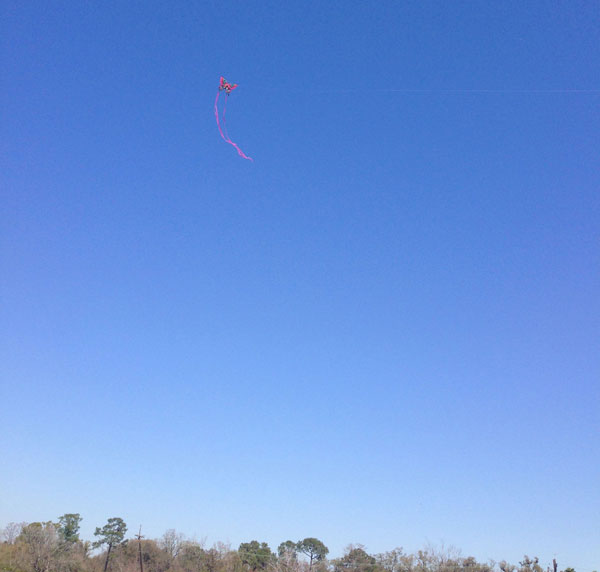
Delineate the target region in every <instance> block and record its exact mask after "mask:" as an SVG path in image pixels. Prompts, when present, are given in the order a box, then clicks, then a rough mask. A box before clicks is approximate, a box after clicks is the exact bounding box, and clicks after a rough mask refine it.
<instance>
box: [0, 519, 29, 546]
mask: <svg viewBox="0 0 600 572" xmlns="http://www.w3.org/2000/svg"><path fill="white" fill-rule="evenodd" d="M24 526H27V523H26V522H9V523H8V524H7V525H6V527H5V528H4V529H3V530H2V533H1V534H0V538H2V541H3V542H6V543H7V544H14V543H15V542H16V540H17V538H18V537H19V534H21V531H22V530H23V527H24Z"/></svg>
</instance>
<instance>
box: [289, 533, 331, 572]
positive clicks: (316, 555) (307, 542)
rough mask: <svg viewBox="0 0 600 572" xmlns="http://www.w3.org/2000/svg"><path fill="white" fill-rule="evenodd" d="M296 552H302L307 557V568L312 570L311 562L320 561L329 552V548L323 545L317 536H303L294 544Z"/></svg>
mask: <svg viewBox="0 0 600 572" xmlns="http://www.w3.org/2000/svg"><path fill="white" fill-rule="evenodd" d="M296 549H297V550H298V552H302V554H305V555H306V556H308V558H309V569H310V570H311V572H312V567H313V562H320V561H322V560H323V559H324V558H325V556H327V554H328V553H329V548H327V546H325V545H324V544H323V543H322V542H321V541H320V540H319V539H318V538H305V539H304V540H299V541H298V542H297V544H296Z"/></svg>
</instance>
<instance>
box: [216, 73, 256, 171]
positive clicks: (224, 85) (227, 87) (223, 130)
mask: <svg viewBox="0 0 600 572" xmlns="http://www.w3.org/2000/svg"><path fill="white" fill-rule="evenodd" d="M236 87H237V83H234V84H231V83H229V82H228V81H226V80H225V78H224V77H223V76H221V81H220V83H219V91H217V97H216V99H215V117H216V118H217V127H218V128H219V133H220V134H221V137H222V138H223V140H224V141H226V142H227V143H229V144H230V145H233V146H234V147H235V149H236V151H237V152H238V155H239V156H240V157H243V158H244V159H248V160H249V161H254V159H252V157H248V155H246V154H245V153H244V152H243V151H242V150H241V149H240V148H239V147H238V146H237V143H234V142H233V141H232V140H231V139H230V138H229V135H228V134H227V124H226V123H225V112H226V111H227V100H228V99H229V95H230V94H231V92H232V91H233V90H234V89H235V88H236ZM222 91H224V92H225V104H224V105H223V114H222V119H219V96H220V95H221V92H222ZM221 124H223V126H222V127H221Z"/></svg>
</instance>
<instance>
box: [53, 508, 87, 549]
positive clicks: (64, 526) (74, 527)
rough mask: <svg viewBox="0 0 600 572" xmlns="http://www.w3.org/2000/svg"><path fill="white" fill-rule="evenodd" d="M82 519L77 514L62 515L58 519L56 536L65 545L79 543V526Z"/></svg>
mask: <svg viewBox="0 0 600 572" xmlns="http://www.w3.org/2000/svg"><path fill="white" fill-rule="evenodd" d="M82 520H83V519H82V518H81V516H79V514H78V513H68V514H63V515H62V516H59V517H58V534H59V536H60V537H61V540H62V541H63V542H65V543H67V544H73V543H74V542H78V541H79V525H80V523H81V521H82Z"/></svg>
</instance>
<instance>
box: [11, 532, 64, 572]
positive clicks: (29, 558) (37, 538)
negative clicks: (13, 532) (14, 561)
mask: <svg viewBox="0 0 600 572" xmlns="http://www.w3.org/2000/svg"><path fill="white" fill-rule="evenodd" d="M56 529H57V526H56V525H55V524H54V523H53V522H32V523H31V524H28V525H27V526H24V527H23V529H22V530H21V534H20V535H19V538H18V541H20V542H22V543H23V547H24V551H23V556H24V560H25V562H24V564H25V567H26V568H28V569H29V570H33V571H34V572H49V571H50V570H54V569H55V568H57V566H56V557H57V553H58V545H59V537H58V532H57V530H56Z"/></svg>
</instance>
